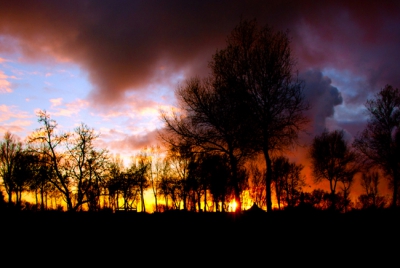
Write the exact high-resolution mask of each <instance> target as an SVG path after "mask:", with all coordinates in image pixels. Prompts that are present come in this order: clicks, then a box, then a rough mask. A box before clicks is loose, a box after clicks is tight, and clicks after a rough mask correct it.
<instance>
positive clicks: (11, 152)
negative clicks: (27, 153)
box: [0, 132, 22, 204]
mask: <svg viewBox="0 0 400 268" xmlns="http://www.w3.org/2000/svg"><path fill="white" fill-rule="evenodd" d="M21 151H22V143H21V142H18V141H17V139H16V137H15V136H14V135H12V134H11V132H6V133H5V134H4V137H3V140H2V141H1V143H0V177H1V178H2V180H3V186H4V188H5V190H6V193H7V195H8V203H9V204H11V203H12V195H13V192H14V191H15V187H16V186H15V181H14V177H13V176H14V175H15V173H14V170H15V168H16V160H17V155H18V154H19V153H20V152H21Z"/></svg>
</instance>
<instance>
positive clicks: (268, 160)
mask: <svg viewBox="0 0 400 268" xmlns="http://www.w3.org/2000/svg"><path fill="white" fill-rule="evenodd" d="M264 157H265V163H266V166H267V174H266V185H265V187H266V201H267V212H270V211H272V200H271V182H272V161H271V158H270V156H269V153H268V149H265V150H264Z"/></svg>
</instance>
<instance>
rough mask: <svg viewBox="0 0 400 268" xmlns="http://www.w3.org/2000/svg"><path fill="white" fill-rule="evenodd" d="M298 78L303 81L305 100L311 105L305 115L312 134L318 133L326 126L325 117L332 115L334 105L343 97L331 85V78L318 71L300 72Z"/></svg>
mask: <svg viewBox="0 0 400 268" xmlns="http://www.w3.org/2000/svg"><path fill="white" fill-rule="evenodd" d="M300 78H301V79H302V80H304V82H305V87H304V96H305V100H306V101H307V102H308V103H310V105H311V109H310V110H309V111H308V112H307V116H308V117H309V118H310V120H311V122H312V126H311V132H312V134H313V135H312V136H314V135H316V134H318V135H319V134H321V133H322V131H323V130H324V128H325V127H326V124H325V120H326V118H327V117H332V116H333V115H334V113H335V110H334V107H335V106H336V105H339V104H342V103H343V99H342V96H341V94H340V92H339V90H338V89H337V88H336V87H334V86H332V85H331V83H332V81H331V79H330V78H329V77H326V76H324V75H323V74H322V73H321V72H320V71H317V70H309V71H307V72H305V73H303V74H301V75H300Z"/></svg>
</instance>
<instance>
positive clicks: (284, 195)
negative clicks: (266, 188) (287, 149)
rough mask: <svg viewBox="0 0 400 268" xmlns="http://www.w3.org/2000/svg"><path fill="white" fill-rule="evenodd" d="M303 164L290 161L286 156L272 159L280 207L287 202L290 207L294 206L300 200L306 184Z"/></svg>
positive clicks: (273, 178) (276, 193) (273, 179)
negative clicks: (302, 175) (302, 174)
mask: <svg viewBox="0 0 400 268" xmlns="http://www.w3.org/2000/svg"><path fill="white" fill-rule="evenodd" d="M302 169H303V165H298V164H296V163H290V162H289V159H288V158H287V157H284V156H280V157H277V158H274V159H273V160H272V170H273V177H272V181H273V183H274V185H275V195H276V199H277V201H278V207H279V209H280V208H281V203H285V205H286V206H288V207H294V206H296V205H298V203H299V202H300V192H301V190H302V187H303V186H305V182H304V178H303V177H301V175H300V173H301V170H302Z"/></svg>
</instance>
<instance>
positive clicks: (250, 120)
mask: <svg viewBox="0 0 400 268" xmlns="http://www.w3.org/2000/svg"><path fill="white" fill-rule="evenodd" d="M210 65H211V69H212V71H213V75H214V76H215V81H216V85H217V87H218V88H223V89H225V91H226V92H229V94H233V95H235V96H236V98H235V100H236V99H240V100H241V107H243V109H241V111H240V112H241V115H240V116H238V117H237V118H235V121H236V124H238V125H242V126H243V127H245V128H246V129H248V130H250V133H251V135H248V136H246V139H248V140H250V141H251V142H250V144H251V145H252V147H253V149H255V150H256V151H259V152H261V153H263V155H264V158H265V163H266V167H267V172H266V201H267V210H268V211H270V210H271V209H272V201H271V182H272V176H273V175H272V173H273V170H272V160H271V157H272V156H273V155H274V154H275V153H277V152H279V151H283V150H286V149H288V147H289V146H291V145H293V144H294V142H295V141H296V140H297V138H298V132H299V131H300V130H302V128H303V127H304V126H305V123H307V121H308V120H307V119H306V117H305V116H304V115H303V112H304V111H306V110H307V109H308V105H307V104H306V103H305V101H304V96H303V92H302V90H303V85H302V83H301V82H300V81H299V80H298V79H297V78H296V75H294V73H293V72H294V70H293V67H294V66H295V61H294V59H293V58H292V55H291V48H290V39H289V37H288V34H287V33H285V32H280V31H274V30H273V29H272V28H271V27H269V26H268V25H266V26H264V27H262V28H260V27H259V26H258V25H257V22H256V21H255V20H253V21H241V22H240V24H239V25H238V26H237V27H236V28H235V29H234V30H233V31H232V33H231V34H230V35H229V36H228V39H227V46H226V48H225V49H222V50H219V51H217V53H216V54H215V55H214V56H213V61H212V62H211V64H210ZM236 92H237V93H236ZM243 103H244V104H243ZM226 106H228V107H231V104H230V103H229V102H227V103H226V104H225V105H224V106H222V107H220V108H219V109H224V108H225V107H226ZM235 108H236V107H235ZM236 114H237V113H236ZM236 114H234V115H236ZM248 133H249V132H245V134H248ZM238 137H241V135H239V136H238ZM239 140H242V139H239ZM246 145H248V144H246Z"/></svg>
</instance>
